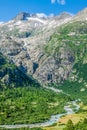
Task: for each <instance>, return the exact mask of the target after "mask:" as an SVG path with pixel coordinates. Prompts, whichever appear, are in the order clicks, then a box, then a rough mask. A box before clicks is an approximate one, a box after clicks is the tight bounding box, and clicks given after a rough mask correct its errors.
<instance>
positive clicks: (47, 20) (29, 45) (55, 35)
mask: <svg viewBox="0 0 87 130" xmlns="http://www.w3.org/2000/svg"><path fill="white" fill-rule="evenodd" d="M0 52H1V53H2V54H3V55H4V56H6V57H7V58H8V59H9V60H10V61H12V62H13V63H14V64H15V65H16V66H18V68H20V70H21V71H22V73H24V74H27V75H31V76H33V77H34V78H35V79H37V80H38V81H39V82H40V83H41V84H48V83H58V84H60V83H63V81H65V80H67V79H68V78H69V77H71V79H73V80H74V79H75V76H74V74H73V67H74V65H75V64H76V63H78V62H79V61H81V64H86V63H87V56H86V54H87V9H84V10H83V11H81V12H79V13H78V14H77V15H75V16H72V15H70V14H68V13H66V12H63V13H61V14H60V15H58V16H53V17H50V16H48V17H47V16H44V15H43V16H42V15H40V14H29V13H25V12H23V13H20V14H18V15H17V16H16V17H15V18H13V19H12V20H11V21H8V22H6V23H1V24H0ZM77 75H78V74H77Z"/></svg>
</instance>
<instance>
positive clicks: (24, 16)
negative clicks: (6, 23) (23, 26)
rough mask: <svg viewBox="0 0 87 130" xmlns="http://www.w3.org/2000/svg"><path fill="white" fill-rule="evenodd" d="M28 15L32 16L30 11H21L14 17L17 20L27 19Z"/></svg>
mask: <svg viewBox="0 0 87 130" xmlns="http://www.w3.org/2000/svg"><path fill="white" fill-rule="evenodd" d="M27 17H30V14H29V13H26V12H21V13H19V14H18V15H17V16H16V17H15V18H14V19H15V20H26V19H27Z"/></svg>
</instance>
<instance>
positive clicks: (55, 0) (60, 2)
mask: <svg viewBox="0 0 87 130" xmlns="http://www.w3.org/2000/svg"><path fill="white" fill-rule="evenodd" d="M55 2H58V3H59V4H61V5H64V4H65V3H66V2H65V0H51V3H52V4H54V3H55Z"/></svg>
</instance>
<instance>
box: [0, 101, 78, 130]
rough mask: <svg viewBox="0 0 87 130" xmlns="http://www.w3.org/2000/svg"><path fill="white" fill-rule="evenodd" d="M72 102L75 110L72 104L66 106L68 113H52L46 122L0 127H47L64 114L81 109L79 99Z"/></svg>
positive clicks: (1, 126)
mask: <svg viewBox="0 0 87 130" xmlns="http://www.w3.org/2000/svg"><path fill="white" fill-rule="evenodd" d="M70 104H71V105H72V106H74V110H75V111H74V110H73V108H71V107H70V105H67V106H64V110H65V111H66V113H63V114H56V115H52V116H51V117H50V119H49V120H48V121H46V122H43V123H35V124H17V125H0V128H9V129H14V128H23V127H29V128H34V127H45V126H50V125H53V124H54V123H57V122H58V121H59V120H60V118H61V117H62V116H64V115H70V114H74V113H75V112H77V111H78V110H79V108H80V106H79V105H78V104H77V100H75V101H72V102H70Z"/></svg>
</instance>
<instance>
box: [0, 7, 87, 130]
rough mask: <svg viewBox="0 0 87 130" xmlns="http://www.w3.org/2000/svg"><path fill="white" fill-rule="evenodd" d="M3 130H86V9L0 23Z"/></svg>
mask: <svg viewBox="0 0 87 130" xmlns="http://www.w3.org/2000/svg"><path fill="white" fill-rule="evenodd" d="M67 122H68V123H67ZM0 129H1V130H5V129H12V130H13V129H15V130H18V129H20V130H87V8H85V9H84V10H82V11H80V12H78V13H77V14H76V15H71V14H69V13H67V12H63V13H61V14H60V15H57V16H47V15H45V14H38V13H37V14H29V13H26V12H21V13H19V14H18V15H17V16H16V17H14V18H13V19H12V20H10V21H8V22H4V23H3V22H1V23H0Z"/></svg>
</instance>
